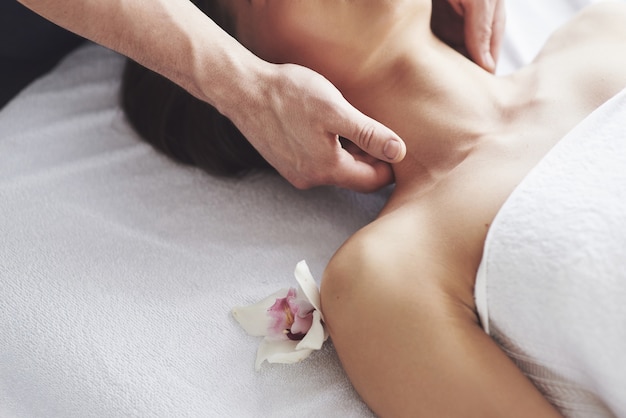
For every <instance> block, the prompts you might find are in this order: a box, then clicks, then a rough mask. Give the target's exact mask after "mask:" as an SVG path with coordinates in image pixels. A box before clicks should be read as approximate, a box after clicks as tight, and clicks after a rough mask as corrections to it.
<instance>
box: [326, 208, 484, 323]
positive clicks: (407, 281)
mask: <svg viewBox="0 0 626 418" xmlns="http://www.w3.org/2000/svg"><path fill="white" fill-rule="evenodd" d="M439 236H440V234H438V233H437V231H436V226H435V225H434V224H432V223H431V224H429V223H428V222H425V221H423V219H421V218H420V216H418V215H415V216H411V215H409V216H406V212H405V213H403V214H401V215H396V214H394V215H392V216H383V217H382V218H379V219H377V220H376V221H374V222H372V223H371V224H369V225H367V226H366V227H364V228H362V229H361V230H359V231H358V232H357V233H356V234H354V235H353V236H352V237H350V238H349V239H348V240H347V241H346V242H345V243H344V244H343V245H342V246H341V248H340V249H339V250H338V251H337V252H336V253H335V255H334V256H333V258H332V259H331V261H330V262H329V264H328V265H327V267H326V270H325V272H324V278H323V280H322V289H323V290H324V288H326V290H328V289H329V288H331V287H332V288H334V289H336V290H339V291H341V288H344V287H345V288H350V287H352V286H355V284H356V283H355V282H358V285H363V284H364V283H368V287H369V288H370V289H372V290H374V289H377V288H379V287H380V286H381V285H383V286H385V287H386V288H390V287H395V288H400V289H405V290H407V291H411V292H413V291H415V292H416V294H421V295H430V296H428V297H429V298H431V299H432V300H439V297H438V296H440V297H441V298H444V299H446V300H447V301H455V302H454V303H455V304H456V305H459V304H461V305H465V306H467V307H468V308H469V311H473V308H474V299H473V287H472V286H473V284H472V283H468V281H467V280H462V279H461V277H460V273H459V272H458V271H457V270H455V269H454V268H453V264H454V263H452V262H450V261H449V260H447V259H446V255H445V252H444V251H442V250H441V246H440V243H438V242H437V241H438V237H439ZM333 292H334V291H333ZM333 292H330V293H333ZM323 293H327V294H328V293H329V292H324V291H323Z"/></svg>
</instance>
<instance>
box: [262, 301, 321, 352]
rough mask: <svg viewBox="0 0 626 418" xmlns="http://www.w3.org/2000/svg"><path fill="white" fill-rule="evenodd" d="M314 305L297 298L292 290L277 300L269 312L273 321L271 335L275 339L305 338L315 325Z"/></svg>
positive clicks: (297, 339)
mask: <svg viewBox="0 0 626 418" xmlns="http://www.w3.org/2000/svg"><path fill="white" fill-rule="evenodd" d="M314 310H315V308H313V305H311V304H310V303H309V302H308V301H307V300H305V299H300V298H298V297H297V293H296V289H294V288H291V289H289V292H288V293H287V296H285V297H284V298H278V299H276V302H274V305H272V306H271V307H270V308H269V309H268V310H267V312H268V313H269V315H270V317H271V318H272V319H273V321H272V324H271V325H270V329H269V331H270V333H271V335H272V336H274V337H287V338H288V339H290V340H296V341H299V340H301V339H303V338H304V336H305V335H306V333H307V332H309V329H311V325H312V324H313V311H314Z"/></svg>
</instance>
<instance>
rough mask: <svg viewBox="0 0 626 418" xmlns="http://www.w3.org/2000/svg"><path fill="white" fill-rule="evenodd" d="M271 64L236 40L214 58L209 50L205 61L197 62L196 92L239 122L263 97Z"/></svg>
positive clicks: (198, 95)
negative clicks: (230, 46) (218, 56)
mask: <svg viewBox="0 0 626 418" xmlns="http://www.w3.org/2000/svg"><path fill="white" fill-rule="evenodd" d="M233 42H235V43H236V41H235V40H233ZM273 67H274V66H273V65H272V64H270V63H268V62H266V61H263V60H262V59H260V58H258V57H257V56H256V55H254V54H252V53H251V52H250V51H248V50H247V49H245V48H244V47H243V46H241V45H240V44H238V43H237V45H232V48H228V49H227V50H226V52H224V53H223V54H221V57H220V58H219V59H217V60H216V59H215V51H212V54H211V55H210V56H208V57H207V59H206V60H205V61H204V62H203V60H199V62H198V63H197V64H196V68H195V71H194V74H195V75H196V76H195V77H194V86H195V88H196V91H197V93H196V94H195V95H196V96H197V97H198V98H200V99H201V100H203V101H205V102H207V103H209V104H211V105H212V106H214V107H215V108H216V109H217V110H218V111H219V112H220V113H222V114H223V115H225V116H226V117H228V118H229V119H231V120H232V121H233V122H234V123H235V124H236V125H238V122H239V120H241V119H243V118H246V117H248V116H249V115H250V114H252V113H254V111H255V108H256V107H257V106H258V103H259V102H260V101H263V100H264V99H263V97H264V95H265V91H267V85H268V84H269V83H270V82H271V81H270V80H271V77H272V76H271V74H272V73H273ZM192 94H194V93H193V92H192Z"/></svg>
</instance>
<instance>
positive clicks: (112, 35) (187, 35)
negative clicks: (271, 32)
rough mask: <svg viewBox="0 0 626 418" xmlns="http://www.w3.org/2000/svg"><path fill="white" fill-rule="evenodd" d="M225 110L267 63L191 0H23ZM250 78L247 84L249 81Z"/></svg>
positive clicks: (83, 34) (34, 8)
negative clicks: (256, 70) (231, 35)
mask: <svg viewBox="0 0 626 418" xmlns="http://www.w3.org/2000/svg"><path fill="white" fill-rule="evenodd" d="M19 1H20V2H21V3H22V4H23V5H25V6H26V7H29V8H30V9H32V10H33V11H35V12H36V13H38V14H40V15H42V16H43V17H45V18H47V19H49V20H51V21H52V22H54V23H56V24H58V25H59V26H62V27H64V28H66V29H68V30H70V31H72V32H75V33H77V34H79V35H81V36H84V37H85V38H87V39H90V40H92V41H94V42H96V43H99V44H101V45H104V46H106V47H108V48H110V49H113V50H115V51H117V52H119V53H121V54H124V55H126V56H128V57H130V58H132V59H134V60H135V61H137V62H139V63H141V64H142V65H144V66H146V67H148V68H150V69H152V70H154V71H156V72H158V73H160V74H161V75H163V76H165V77H167V78H169V79H170V80H172V81H174V82H175V83H177V84H179V85H180V86H182V87H183V88H185V89H186V90H188V91H189V92H190V93H191V94H193V95H194V96H196V97H198V98H200V99H202V100H204V101H207V102H209V103H211V104H213V105H214V106H215V107H217V108H218V109H220V110H222V111H224V110H226V109H228V108H229V107H231V106H234V104H233V103H232V101H233V99H232V98H233V97H236V96H237V95H236V94H233V93H234V91H235V90H236V89H241V88H243V87H242V86H245V84H246V80H250V79H251V77H252V76H253V74H254V71H253V70H255V69H257V68H259V69H260V68H262V66H263V62H262V61H261V60H260V59H258V58H257V57H255V56H254V55H253V54H251V53H250V52H249V51H248V50H246V49H245V48H244V47H243V46H241V45H240V44H239V43H238V42H237V41H236V40H235V39H233V38H232V37H230V36H229V35H228V34H227V33H226V32H225V31H223V30H222V29H221V28H220V27H219V26H218V25H216V24H215V23H214V22H213V21H212V20H211V19H209V18H208V17H207V16H206V15H205V14H204V13H202V12H201V11H200V10H199V9H197V8H196V7H195V5H193V4H192V3H191V2H190V1H188V0H65V1H62V2H60V1H54V0H19ZM249 83H250V82H248V84H249Z"/></svg>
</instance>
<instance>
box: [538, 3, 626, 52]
mask: <svg viewBox="0 0 626 418" xmlns="http://www.w3.org/2000/svg"><path fill="white" fill-rule="evenodd" d="M625 41H626V2H621V1H601V2H598V3H594V4H592V5H590V6H587V7H585V8H584V9H582V10H581V11H580V12H579V13H578V14H577V15H576V16H574V18H572V19H571V20H570V21H569V22H567V23H566V24H564V25H563V26H562V27H561V28H559V29H558V30H557V31H555V32H554V34H553V35H552V36H551V37H550V38H549V39H548V41H547V42H546V45H545V47H544V48H543V52H542V54H544V53H546V52H554V51H555V50H561V51H562V50H563V49H569V48H575V49H579V48H580V47H581V45H585V44H590V43H592V44H593V43H598V42H602V43H605V42H606V43H608V44H613V43H619V44H622V45H623V42H625Z"/></svg>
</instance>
